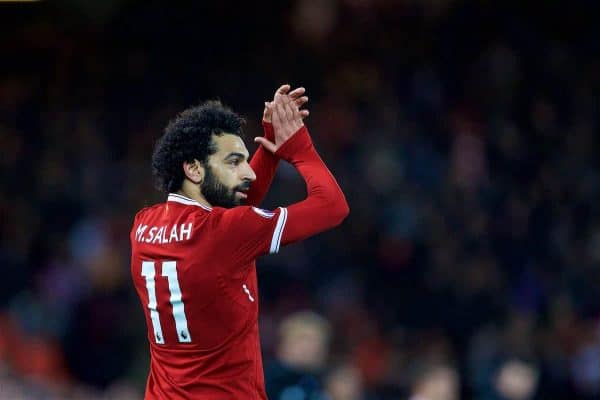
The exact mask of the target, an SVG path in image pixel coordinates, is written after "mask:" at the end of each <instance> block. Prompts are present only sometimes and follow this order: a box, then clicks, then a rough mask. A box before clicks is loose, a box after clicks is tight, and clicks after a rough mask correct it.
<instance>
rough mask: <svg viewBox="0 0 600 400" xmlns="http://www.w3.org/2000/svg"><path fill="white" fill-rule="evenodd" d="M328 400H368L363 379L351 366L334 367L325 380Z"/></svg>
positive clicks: (357, 370) (356, 369)
mask: <svg viewBox="0 0 600 400" xmlns="http://www.w3.org/2000/svg"><path fill="white" fill-rule="evenodd" d="M325 391H326V396H325V399H326V400H366V399H367V397H366V394H365V390H364V388H363V382H362V377H361V375H360V371H359V369H358V368H356V367H354V366H353V365H351V364H340V365H337V366H334V367H333V368H332V369H331V370H330V371H329V373H328V374H327V378H326V380H325Z"/></svg>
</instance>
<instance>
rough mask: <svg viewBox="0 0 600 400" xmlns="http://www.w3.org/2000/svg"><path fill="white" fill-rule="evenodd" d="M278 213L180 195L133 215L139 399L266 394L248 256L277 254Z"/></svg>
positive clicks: (281, 222)
mask: <svg viewBox="0 0 600 400" xmlns="http://www.w3.org/2000/svg"><path fill="white" fill-rule="evenodd" d="M286 213H287V210H286V209H285V208H279V209H278V210H277V211H275V212H273V213H271V212H267V211H263V210H260V209H257V208H254V207H235V208H232V209H224V208H213V209H211V208H208V207H205V206H202V205H201V204H200V203H198V202H196V201H194V200H191V199H188V198H186V197H183V196H181V195H178V194H170V195H169V198H168V201H167V202H166V203H164V204H158V205H155V206H153V207H149V208H146V209H144V210H142V211H140V213H138V215H137V216H136V218H135V222H134V226H133V229H132V233H131V242H132V248H133V256H132V260H131V262H132V264H131V267H132V268H131V271H132V275H133V281H134V283H135V287H136V290H137V292H138V295H139V296H140V299H141V301H142V303H143V304H145V305H147V307H146V310H145V311H146V313H145V314H146V322H147V325H148V328H149V329H148V340H149V341H150V352H151V359H152V366H151V372H150V377H149V379H148V388H147V393H146V396H147V397H146V398H156V399H167V398H169V399H170V398H175V399H179V398H182V399H183V398H188V395H189V393H194V395H195V396H196V397H195V398H207V399H221V398H222V399H231V398H236V397H237V396H236V395H239V393H244V394H247V393H255V394H256V395H255V397H245V398H256V399H266V398H267V397H266V394H265V391H264V378H263V368H262V362H261V353H260V343H259V336H258V287H257V282H256V268H255V263H254V260H255V258H256V257H257V256H258V255H260V254H265V253H269V252H271V253H274V252H277V251H278V249H279V245H280V240H281V233H282V231H283V228H284V227H285V221H286ZM240 239H242V240H240ZM227 378H231V379H227ZM160 382H168V383H169V384H168V385H161V384H160ZM219 393H221V395H219ZM203 394H204V395H205V396H206V397H201V396H202V395H203Z"/></svg>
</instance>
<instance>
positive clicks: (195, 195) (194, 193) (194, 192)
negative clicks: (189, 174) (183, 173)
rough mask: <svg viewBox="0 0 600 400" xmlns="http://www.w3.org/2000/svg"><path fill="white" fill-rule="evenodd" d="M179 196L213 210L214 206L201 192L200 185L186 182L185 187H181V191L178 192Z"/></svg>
mask: <svg viewBox="0 0 600 400" xmlns="http://www.w3.org/2000/svg"><path fill="white" fill-rule="evenodd" d="M177 194H180V195H182V196H185V197H188V198H190V199H192V200H196V201H197V202H198V203H200V204H202V205H203V206H206V207H211V208H212V204H210V203H209V202H208V201H207V200H206V198H205V197H204V196H203V195H202V192H201V191H200V188H199V187H198V185H194V184H191V182H187V181H184V182H183V185H181V189H179V190H178V191H177Z"/></svg>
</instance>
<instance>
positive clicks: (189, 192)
mask: <svg viewBox="0 0 600 400" xmlns="http://www.w3.org/2000/svg"><path fill="white" fill-rule="evenodd" d="M290 88H291V87H290V85H282V86H280V87H279V88H278V89H277V90H276V91H275V94H274V96H273V101H272V102H265V109H264V112H263V120H264V121H265V122H267V123H272V124H273V130H274V141H273V142H272V141H270V140H268V139H266V138H264V137H258V138H255V139H254V141H255V142H257V143H259V144H260V145H261V146H262V147H263V148H264V149H266V150H267V151H269V152H271V153H275V152H276V151H277V150H278V149H279V148H280V147H281V145H283V143H285V142H286V141H287V140H288V139H289V138H290V137H291V136H292V135H293V134H294V133H295V132H297V131H298V129H300V127H302V126H303V125H304V123H303V122H302V120H303V118H305V117H307V116H308V115H309V112H308V110H300V108H299V107H301V106H303V105H304V104H306V102H307V101H308V97H307V96H303V94H304V93H305V89H304V88H302V87H300V88H297V89H295V90H292V91H291V92H289V90H290ZM212 140H213V143H214V145H215V147H216V149H217V152H216V153H214V154H212V155H210V156H209V157H208V160H207V163H206V165H207V166H208V171H207V168H206V167H205V166H204V165H203V164H202V163H201V162H200V161H198V160H194V161H193V162H191V163H188V162H184V163H183V170H184V173H185V179H184V181H183V183H182V186H181V190H180V191H179V193H180V194H182V195H184V196H187V197H189V198H192V199H194V200H196V201H198V202H199V203H201V204H203V205H206V206H209V207H211V206H221V207H227V208H230V207H235V206H237V205H240V204H243V203H244V200H245V199H246V197H247V196H246V194H245V192H247V190H248V188H249V185H250V184H251V183H252V182H253V181H254V180H256V174H255V173H254V171H253V170H252V168H251V167H250V164H249V163H248V160H249V152H248V149H247V148H246V145H245V144H244V141H243V140H242V139H241V138H240V137H239V136H237V135H233V134H228V133H226V134H224V135H221V136H216V135H213V137H212ZM207 177H208V178H209V181H210V182H209V185H206V180H207ZM213 189H214V190H213Z"/></svg>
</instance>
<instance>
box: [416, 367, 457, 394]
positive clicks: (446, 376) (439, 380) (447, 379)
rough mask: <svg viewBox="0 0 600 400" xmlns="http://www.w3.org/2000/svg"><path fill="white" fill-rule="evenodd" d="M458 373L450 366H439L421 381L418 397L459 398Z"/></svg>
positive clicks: (418, 385)
mask: <svg viewBox="0 0 600 400" xmlns="http://www.w3.org/2000/svg"><path fill="white" fill-rule="evenodd" d="M458 391H459V385H458V374H457V373H456V371H455V370H454V369H452V368H450V367H438V368H435V369H434V370H432V371H431V372H430V373H428V374H427V376H425V377H424V378H423V379H421V380H420V381H419V383H418V384H417V388H416V397H417V398H419V399H424V400H458Z"/></svg>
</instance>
